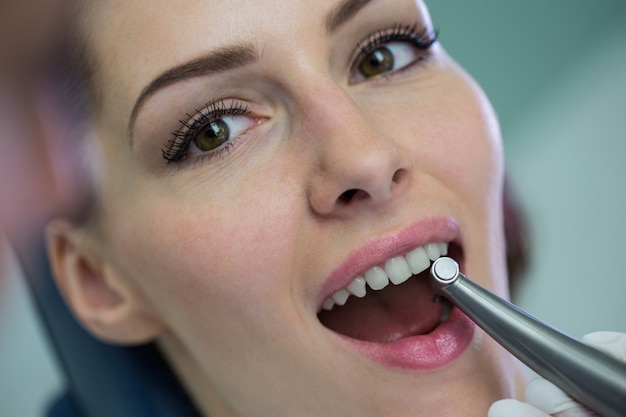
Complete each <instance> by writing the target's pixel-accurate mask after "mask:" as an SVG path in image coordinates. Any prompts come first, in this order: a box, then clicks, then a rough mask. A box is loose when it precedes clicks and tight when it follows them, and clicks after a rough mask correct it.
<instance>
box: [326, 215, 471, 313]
mask: <svg viewBox="0 0 626 417" xmlns="http://www.w3.org/2000/svg"><path fill="white" fill-rule="evenodd" d="M458 239H459V226H458V223H457V222H456V221H455V220H454V219H452V218H448V217H431V218H426V219H422V220H420V221H417V222H416V223H413V224H412V225H410V226H408V227H406V228H404V229H402V230H400V231H397V232H395V233H392V234H389V235H386V236H383V237H381V238H377V239H374V240H371V241H369V242H367V243H366V244H364V245H363V246H361V247H360V248H358V249H357V250H355V251H354V252H352V253H351V254H350V255H349V256H348V257H347V259H346V260H345V261H343V262H342V263H341V264H340V265H339V266H338V267H337V268H335V269H334V270H333V271H332V272H331V274H330V275H329V276H328V278H327V279H326V281H325V282H324V284H323V286H322V289H321V291H320V293H319V296H318V299H317V307H318V309H319V308H320V306H321V304H322V303H323V302H324V300H326V299H327V298H328V297H330V296H331V295H332V294H334V293H335V292H336V291H338V290H339V289H341V288H344V287H346V286H348V285H349V284H350V283H351V282H352V281H353V280H354V279H355V278H356V277H357V276H358V275H359V274H362V273H363V272H365V271H367V270H368V269H370V268H372V267H374V266H376V265H380V264H381V263H383V262H385V261H386V260H387V259H390V258H392V257H395V256H400V255H404V254H406V253H407V252H409V251H410V250H412V249H414V248H417V247H419V246H422V245H424V244H426V243H430V242H433V243H434V242H453V241H455V240H458Z"/></svg>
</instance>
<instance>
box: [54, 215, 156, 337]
mask: <svg viewBox="0 0 626 417" xmlns="http://www.w3.org/2000/svg"><path fill="white" fill-rule="evenodd" d="M46 243H47V249H48V256H49V258H50V263H51V267H52V272H53V274H54V277H55V279H56V282H57V285H58V287H59V290H60V291H61V293H62V294H63V296H64V298H65V300H66V302H67V303H68V305H69V306H70V308H71V309H72V310H73V312H74V314H75V315H76V317H77V318H78V319H79V321H80V322H81V323H82V324H83V326H84V327H86V328H87V329H88V330H89V331H90V332H91V333H92V334H93V335H94V336H96V337H98V338H100V339H102V340H104V341H107V342H111V343H117V344H140V343H145V342H149V341H151V340H153V339H155V338H156V337H157V336H158V335H159V334H160V333H161V331H162V329H163V325H162V322H161V321H160V320H159V319H158V318H157V317H156V316H155V314H154V313H152V312H150V310H149V309H148V308H147V305H146V303H145V302H144V301H143V300H142V299H141V297H140V296H139V293H138V291H137V290H136V288H134V287H133V286H132V284H131V283H130V282H129V281H128V280H127V279H125V278H124V277H123V276H121V275H120V274H119V273H118V272H117V271H116V270H115V268H114V267H113V266H112V265H110V264H109V263H107V262H106V261H104V260H103V259H102V253H100V252H99V251H97V250H96V249H95V248H96V247H97V246H96V245H95V244H94V243H95V242H93V238H89V237H88V232H87V231H85V230H83V229H82V228H79V227H76V226H74V225H71V224H69V223H68V222H66V221H63V220H54V221H53V222H51V223H50V224H49V225H48V227H47V229H46Z"/></svg>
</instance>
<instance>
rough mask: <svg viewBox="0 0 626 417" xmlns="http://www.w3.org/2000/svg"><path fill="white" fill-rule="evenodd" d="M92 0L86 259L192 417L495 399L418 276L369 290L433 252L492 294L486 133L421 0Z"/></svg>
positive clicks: (496, 359) (499, 371)
mask: <svg viewBox="0 0 626 417" xmlns="http://www.w3.org/2000/svg"><path fill="white" fill-rule="evenodd" d="M96 3H97V4H95V5H93V6H92V7H93V9H92V11H91V13H90V17H89V18H88V21H87V23H88V24H87V25H86V26H87V27H88V28H89V31H90V32H91V39H90V43H89V47H90V49H91V51H92V52H93V54H94V56H95V58H96V63H97V68H98V71H97V72H96V74H95V77H96V78H95V79H96V83H97V85H98V86H99V90H100V96H101V97H100V98H101V102H100V107H99V109H98V113H97V115H96V122H95V129H96V133H97V136H98V143H99V146H100V150H101V152H100V155H101V161H100V162H99V163H98V166H99V169H100V172H99V180H100V189H99V193H100V199H101V201H100V204H101V206H102V211H101V219H100V221H101V230H102V236H101V238H100V239H101V241H100V245H101V255H102V257H103V259H104V260H106V262H108V263H110V265H111V266H112V267H113V268H114V269H115V270H116V271H117V272H118V273H119V275H120V276H122V277H124V279H125V280H126V282H127V283H128V284H129V285H131V286H132V287H133V288H134V290H135V291H136V292H137V293H138V294H141V298H142V299H143V300H144V302H145V303H146V304H147V305H148V306H149V309H150V311H151V312H152V313H153V314H154V315H155V316H156V317H157V318H158V319H159V320H160V321H162V322H163V324H164V327H163V328H164V330H163V332H162V333H160V334H159V336H158V340H159V341H160V343H161V344H162V346H163V348H164V350H165V352H166V354H167V355H168V356H170V360H171V361H172V363H173V365H174V367H175V368H176V369H177V370H178V372H179V373H180V375H181V377H182V379H183V380H184V381H185V383H186V384H187V386H188V387H189V389H190V391H191V392H192V395H193V396H194V398H195V400H196V402H197V403H198V404H199V405H200V406H201V407H202V408H204V409H206V410H207V412H208V413H210V415H214V416H219V415H254V416H295V415H298V416H301V415H311V416H313V415H315V416H322V415H360V416H380V415H390V416H409V415H410V416H416V415H419V416H433V415H438V416H459V415H472V416H484V415H486V409H487V408H488V406H489V405H490V403H491V402H492V401H494V400H496V399H498V398H501V397H502V396H504V395H509V394H510V393H511V386H510V382H509V378H508V377H507V376H506V375H507V373H508V371H509V369H507V367H508V366H510V364H509V363H508V362H507V359H504V355H502V354H501V352H500V351H499V350H498V349H497V348H495V346H493V345H492V343H491V342H490V341H489V340H488V339H487V338H486V337H484V336H483V334H482V333H481V332H480V331H479V330H477V329H476V328H475V327H474V326H473V325H472V324H471V323H470V322H469V321H468V320H467V319H466V318H465V317H464V316H463V315H462V314H460V313H459V312H458V311H456V310H454V311H453V312H452V313H451V314H450V315H449V317H448V318H447V319H445V320H444V321H443V322H441V318H442V316H444V317H443V318H445V317H446V316H447V314H445V312H443V311H442V307H441V306H442V304H441V303H434V302H432V298H433V294H432V293H431V292H430V290H429V288H428V285H427V283H426V274H424V273H422V274H419V276H412V277H411V278H409V279H408V281H406V282H404V283H403V284H400V285H397V286H396V285H394V284H393V283H391V284H389V285H388V286H387V287H385V288H384V289H382V290H373V289H371V288H370V286H374V287H376V286H382V285H383V284H384V281H385V277H384V274H383V276H380V275H377V274H380V272H381V269H376V268H375V267H377V266H378V267H381V268H384V267H385V266H388V267H392V266H393V265H392V264H395V265H398V264H399V265H400V266H401V269H402V261H401V260H399V259H395V260H393V261H389V260H391V259H394V258H397V257H403V256H404V255H407V254H409V253H411V255H409V256H406V257H404V258H405V259H406V258H411V260H410V264H411V266H410V268H414V269H413V270H412V271H413V272H419V270H421V269H423V268H425V266H423V265H422V266H420V265H421V264H423V262H424V260H423V259H420V256H422V255H423V254H422V252H421V250H417V251H414V249H416V248H419V247H422V246H427V252H428V253H430V254H431V255H433V254H432V249H433V247H435V246H437V247H439V246H441V245H428V244H433V243H437V244H438V243H447V244H449V250H450V254H451V256H453V257H454V258H456V259H457V260H458V261H459V262H460V264H461V268H462V270H463V271H464V272H466V273H467V274H468V275H469V276H471V277H473V278H474V279H475V280H476V281H478V282H480V283H481V284H483V285H485V286H488V287H490V288H492V289H494V290H495V291H497V292H500V293H505V292H506V284H505V282H504V280H505V275H506V271H505V266H504V256H503V234H502V226H501V224H502V218H501V202H500V194H501V185H502V184H501V181H502V155H501V149H500V137H499V130H498V126H497V122H496V120H495V117H494V114H493V111H492V109H491V107H490V105H489V103H488V102H487V100H486V99H485V97H484V95H483V93H482V92H481V91H480V89H479V88H478V87H477V86H476V85H475V84H474V83H473V81H472V80H471V79H470V78H468V76H467V75H466V74H465V73H463V72H462V71H461V70H460V69H459V68H458V67H457V66H456V65H455V63H454V62H453V61H452V60H451V59H450V58H449V57H448V56H447V55H446V53H445V52H444V50H443V49H442V47H441V46H440V45H439V44H437V43H436V42H435V43H433V40H434V39H433V35H432V34H433V33H434V29H433V25H432V23H431V21H430V18H429V15H428V12H427V10H426V7H425V5H424V4H422V2H420V1H413V0H371V1H369V0H341V1H339V0H323V1H320V0H298V1H280V2H279V1H269V0H255V1H251V0H245V1H244V0H234V1H229V2H227V3H225V2H219V1H216V0H202V1H200V0H176V1H174V0H167V1H158V2H154V1H153V0H135V1H114V0H110V1H100V2H96ZM443 29H444V30H445V28H443ZM431 43H432V45H431ZM435 252H436V251H435ZM433 256H437V253H435V254H434V255H433ZM363 275H364V276H365V277H366V278H367V280H368V282H370V284H368V285H367V295H366V296H365V297H364V298H358V297H357V296H356V295H352V296H350V297H349V299H348V300H347V302H346V304H345V306H340V305H335V306H334V307H333V308H332V310H330V311H327V310H326V309H325V308H329V307H330V305H331V304H333V303H331V302H329V301H328V299H329V298H330V299H333V298H334V300H335V302H334V303H335V304H337V302H339V303H341V301H342V300H341V298H342V295H344V296H345V294H346V293H345V292H342V291H341V290H342V289H345V288H346V287H347V286H350V288H351V289H353V290H354V292H356V293H358V292H359V291H362V289H363V287H359V285H360V284H359V283H358V282H357V283H353V281H355V279H356V278H357V277H358V276H363ZM391 275H392V278H393V280H396V279H399V278H400V277H401V276H403V275H402V274H399V275H398V276H396V275H395V273H393V272H392V273H391ZM379 280H380V281H379ZM357 281H358V280H357ZM352 283H353V284H352Z"/></svg>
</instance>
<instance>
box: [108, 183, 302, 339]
mask: <svg viewBox="0 0 626 417" xmlns="http://www.w3.org/2000/svg"><path fill="white" fill-rule="evenodd" d="M263 178H265V179H266V180H265V181H249V182H246V183H244V184H243V185H242V186H241V187H239V188H238V193H237V194H236V197H235V196H233V199H230V198H228V199H216V198H215V196H216V195H222V194H223V193H219V192H212V193H209V192H207V191H206V190H207V188H208V187H207V186H206V185H205V186H201V185H200V184H199V185H198V186H197V187H194V188H193V189H190V188H189V186H186V188H185V190H184V193H182V192H176V191H174V190H164V189H162V188H159V187H161V186H160V185H158V184H151V185H149V186H147V187H154V189H152V190H150V189H149V188H148V190H147V192H146V193H144V194H145V195H146V196H150V197H145V198H144V199H139V200H136V201H135V202H134V203H133V208H132V209H131V210H128V211H126V213H132V214H129V215H125V216H116V217H118V219H120V220H121V218H122V217H124V221H123V222H122V221H116V222H114V224H113V225H112V228H111V230H112V232H111V238H112V239H116V241H114V242H112V244H111V246H112V247H114V248H116V249H117V256H116V257H115V258H116V259H117V261H118V262H119V264H120V267H121V269H123V270H124V273H125V274H126V275H128V276H129V277H131V279H132V280H134V281H136V282H137V283H138V285H139V286H140V287H141V288H140V290H141V291H142V292H143V293H144V294H146V297H147V298H148V299H149V301H150V302H151V304H152V305H153V306H154V309H155V310H157V311H158V312H159V314H160V315H161V316H162V317H163V318H164V319H165V320H166V321H167V322H168V324H169V327H170V328H173V329H176V331H177V332H181V331H183V332H187V333H189V332H191V333H195V334H196V336H198V335H200V333H201V332H203V333H205V334H208V333H207V330H209V331H211V332H225V334H224V335H223V336H224V337H226V338H228V336H229V335H232V334H235V333H237V331H236V328H238V327H240V328H241V329H242V331H244V330H245V328H246V326H248V327H252V326H249V324H250V323H251V322H253V321H254V320H255V317H267V316H269V315H271V316H275V315H276V314H275V312H273V311H268V309H269V310H271V309H279V308H280V306H279V305H277V303H276V302H273V301H274V300H278V301H279V302H280V301H281V300H285V299H288V297H285V293H288V292H289V291H290V282H289V281H288V280H287V279H286V278H287V277H289V276H292V274H291V273H292V272H293V271H292V266H291V264H292V262H290V260H291V259H293V256H294V255H293V253H292V251H293V248H294V247H295V246H296V245H295V244H294V242H293V240H292V239H291V237H293V236H296V235H297V233H296V228H297V217H296V216H295V215H294V211H295V210H293V206H294V204H296V201H295V199H294V198H293V197H291V196H290V195H291V193H287V192H285V191H281V190H283V189H284V185H281V186H280V187H279V186H278V185H277V184H281V182H280V181H278V180H277V179H275V180H272V178H268V177H267V175H265V176H263ZM282 184H284V182H283V183H282ZM145 188H146V186H145V184H144V189H145ZM156 196H166V197H156ZM286 219H289V222H287V221H286ZM122 223H123V224H125V225H127V226H126V227H116V225H121V224H122ZM128 225H132V228H130V227H128ZM270 300H271V301H272V302H269V301H270ZM197 317H207V320H206V321H199V320H197ZM209 317H220V320H209V319H208V318H209ZM225 323H228V325H224V324H225ZM259 327H261V326H258V325H257V326H254V328H257V329H259V331H262V329H260V328H259ZM181 329H184V330H181ZM199 337H202V336H199ZM217 339H219V338H213V340H217Z"/></svg>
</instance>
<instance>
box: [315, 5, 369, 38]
mask: <svg viewBox="0 0 626 417" xmlns="http://www.w3.org/2000/svg"><path fill="white" fill-rule="evenodd" d="M371 1H372V0H345V1H344V2H342V3H340V4H338V5H337V6H336V7H334V8H333V9H332V10H331V11H330V13H329V14H328V16H327V17H326V31H327V32H328V33H330V34H332V33H334V32H336V31H337V30H338V29H339V28H340V27H341V26H343V25H344V24H345V23H346V22H348V21H349V20H350V19H352V18H353V17H354V16H355V15H356V14H357V13H358V12H359V11H360V10H361V9H362V8H364V7H365V6H367V5H368V4H369V3H370V2H371Z"/></svg>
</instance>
